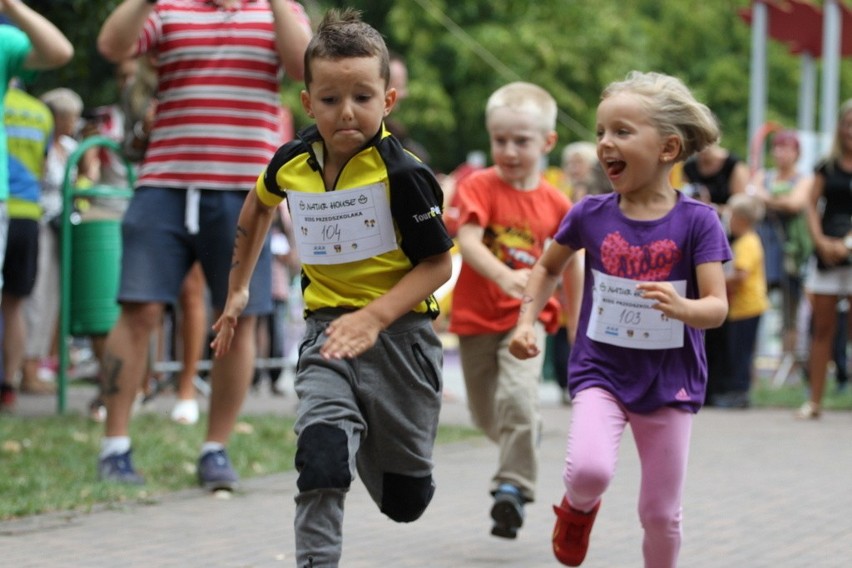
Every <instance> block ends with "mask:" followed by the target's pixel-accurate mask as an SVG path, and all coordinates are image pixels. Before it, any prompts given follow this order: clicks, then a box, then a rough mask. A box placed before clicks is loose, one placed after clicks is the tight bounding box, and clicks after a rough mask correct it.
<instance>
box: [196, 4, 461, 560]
mask: <svg viewBox="0 0 852 568" xmlns="http://www.w3.org/2000/svg"><path fill="white" fill-rule="evenodd" d="M388 78H389V71H388V50H387V47H386V46H385V43H384V40H383V39H382V36H381V35H380V34H379V33H378V32H377V31H376V30H375V29H373V28H372V27H370V26H369V25H367V24H365V23H364V22H362V21H361V19H360V14H359V12H357V11H355V10H351V9H347V10H344V11H336V10H332V11H329V12H328V13H327V15H326V16H325V18H324V19H323V21H322V22H321V23H320V25H319V27H318V28H317V31H316V34H315V35H314V37H313V39H311V42H310V44H309V45H308V48H307V51H306V53H305V90H304V91H302V94H301V101H302V105H303V107H304V109H305V112H306V113H307V114H308V116H310V117H311V118H313V119H314V120H315V121H316V124H315V125H314V126H311V127H309V128H307V129H305V130H304V131H302V132H301V133H300V134H299V137H298V138H297V139H296V140H294V141H293V142H290V143H288V144H286V145H285V146H282V147H281V148H280V149H279V150H278V152H277V153H276V154H275V157H274V158H273V159H272V161H271V162H270V164H269V166H268V167H267V168H266V170H265V171H264V172H263V173H262V174H261V176H260V177H259V179H258V181H257V187H256V191H252V192H250V193H249V195H248V197H247V199H246V202H245V205H244V206H243V210H242V212H241V214H240V218H239V224H238V228H237V238H236V242H235V244H234V263H233V266H232V271H231V277H230V291H229V294H228V300H227V303H226V306H225V311H224V313H223V315H222V317H221V318H220V319H219V320H218V321H217V322H216V323H215V324H214V326H213V327H214V329H215V330H216V331H217V336H216V338H215V339H214V340H213V343H212V347H213V349H214V352H215V355H216V356H217V357H221V356H222V355H223V354H225V352H227V350H228V347H229V344H230V341H231V338H232V336H233V333H234V327H235V326H236V325H237V318H238V317H239V315H240V312H241V311H242V308H243V306H245V305H246V302H247V301H248V282H249V279H250V276H251V274H252V271H253V270H254V264H255V260H256V258H257V256H258V253H259V251H260V248H261V245H262V243H263V240H264V238H265V236H266V233H267V231H268V230H269V227H270V224H271V222H272V219H273V217H274V215H275V208H276V206H277V205H278V204H279V203H280V202H281V201H282V200H283V199H284V198H286V199H287V203H288V207H289V209H290V213H291V215H292V219H293V224H294V229H295V230H294V233H295V236H296V246H297V247H298V251H299V257H300V258H301V261H302V290H303V293H304V302H305V313H306V319H307V322H306V324H307V325H306V331H305V336H304V338H303V339H302V343H301V345H300V356H299V364H298V368H297V374H296V380H295V389H296V394H297V395H298V397H299V406H298V411H297V417H296V426H295V430H296V433H297V435H298V442H297V451H296V468H297V470H298V471H299V478H298V482H297V484H298V489H299V493H298V495H297V496H296V519H295V530H296V561H297V565H298V566H300V567H302V566H322V567H327V566H337V564H338V562H339V560H340V556H341V550H342V532H341V529H342V524H343V503H344V498H345V496H346V492H347V491H348V489H349V486H350V484H351V482H352V480H353V479H354V477H355V471H356V469H357V472H358V475H360V476H361V479H362V480H363V482H364V485H365V486H366V487H367V490H368V491H369V493H370V495H371V497H372V498H373V500H374V501H375V502H376V504H377V505H379V507H380V508H381V510H382V512H383V513H385V514H386V515H387V516H388V517H390V518H391V519H393V520H394V521H397V522H411V521H414V520H416V519H417V518H419V517H420V515H421V514H422V513H423V511H424V510H425V509H426V506H427V505H428V504H429V502H430V500H431V498H432V495H433V493H434V489H435V486H434V483H433V481H432V448H433V445H434V439H435V434H436V431H437V427H438V414H439V410H440V405H441V387H442V379H441V367H442V363H443V352H442V346H441V343H440V341H439V340H438V338H437V336H436V335H435V333H434V331H433V330H432V325H431V319H432V318H434V317H435V316H437V313H438V306H437V302H436V301H435V299H434V297H433V296H432V293H433V292H434V291H435V290H436V289H437V288H438V287H439V286H440V285H441V284H443V283H444V282H446V281H447V280H448V279H449V277H450V273H451V260H450V253H449V250H450V248H451V247H452V240H451V239H450V237H449V235H448V234H447V231H446V228H445V227H444V223H443V220H442V218H441V203H442V197H443V196H442V193H441V190H440V187H439V185H438V183H437V181H436V180H435V178H434V177H433V175H432V173H431V172H430V170H429V169H428V168H427V167H426V166H425V165H423V164H422V163H420V162H419V161H418V160H417V159H415V158H414V157H413V156H412V155H410V154H408V153H407V152H405V151H404V150H403V148H402V146H401V145H400V143H399V141H398V140H396V139H395V138H393V137H392V136H391V135H390V134H389V133H388V131H387V129H386V128H385V127H384V123H383V121H384V118H385V117H386V116H387V115H388V113H389V112H390V111H391V109H392V108H393V106H394V103H395V102H396V98H397V94H396V91H395V90H394V89H392V88H389V87H388ZM368 432H369V435H368Z"/></svg>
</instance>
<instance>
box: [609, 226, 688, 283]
mask: <svg viewBox="0 0 852 568" xmlns="http://www.w3.org/2000/svg"><path fill="white" fill-rule="evenodd" d="M682 256H683V255H682V254H681V252H680V249H678V247H677V244H676V243H675V242H674V241H673V240H671V239H661V240H659V241H653V242H651V243H648V244H645V245H640V246H634V245H631V244H630V243H628V242H627V240H625V238H624V237H622V236H621V233H619V232H618V231H616V232H614V233H610V234H609V235H607V236H606V238H604V240H603V243H601V262H602V263H603V265H604V268H605V269H606V271H607V273H608V274H611V275H613V276H619V277H621V278H631V279H633V280H646V281H661V280H666V279H667V278H668V276H669V274H671V272H672V268H673V267H674V265H675V264H676V263H677V262H679V261H680V259H681V258H682Z"/></svg>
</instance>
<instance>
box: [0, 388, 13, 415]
mask: <svg viewBox="0 0 852 568" xmlns="http://www.w3.org/2000/svg"><path fill="white" fill-rule="evenodd" d="M15 398H16V396H15V387H13V386H11V385H7V384H6V383H5V382H4V383H0V412H12V411H13V410H15Z"/></svg>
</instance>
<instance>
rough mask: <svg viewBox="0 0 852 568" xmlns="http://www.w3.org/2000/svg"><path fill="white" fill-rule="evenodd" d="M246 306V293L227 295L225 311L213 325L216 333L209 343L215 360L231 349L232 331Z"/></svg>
mask: <svg viewBox="0 0 852 568" xmlns="http://www.w3.org/2000/svg"><path fill="white" fill-rule="evenodd" d="M246 304H248V291H246V292H243V293H241V294H233V293H231V294H228V300H227V301H226V302H225V309H224V310H223V311H222V315H220V316H219V319H217V320H216V323H214V324H213V331H215V332H216V337H214V338H213V341H211V342H210V349H212V350H213V356H214V357H216V358H217V359H218V358H219V357H222V356H223V355H225V353H227V352H228V350H229V349H230V348H231V341H232V340H233V339H234V330H235V329H236V328H237V322H238V320H239V317H240V314H242V313H243V310H244V309H245V307H246Z"/></svg>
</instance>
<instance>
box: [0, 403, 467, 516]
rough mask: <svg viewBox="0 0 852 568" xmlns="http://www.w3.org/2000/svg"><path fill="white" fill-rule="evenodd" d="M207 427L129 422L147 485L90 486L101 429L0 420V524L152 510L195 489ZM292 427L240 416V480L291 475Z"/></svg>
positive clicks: (80, 420)
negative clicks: (130, 506)
mask: <svg viewBox="0 0 852 568" xmlns="http://www.w3.org/2000/svg"><path fill="white" fill-rule="evenodd" d="M205 423H206V420H200V421H199V423H198V424H196V425H195V426H181V425H178V424H175V423H173V422H171V421H170V420H169V419H168V417H165V416H159V415H153V414H141V415H139V416H136V417H134V419H133V423H132V426H131V428H132V430H131V435H133V445H134V454H135V455H134V464H135V465H136V467H137V468H138V470H139V472H140V473H142V474H143V475H144V476H145V477H146V484H145V485H144V486H142V487H127V486H120V485H115V484H107V483H99V482H97V481H96V475H97V474H96V471H95V466H96V459H97V454H98V451H99V449H100V440H101V436H102V434H103V425H102V424H97V423H94V422H92V421H90V420H89V419H88V418H87V417H85V416H81V415H65V416H50V417H40V418H32V417H30V418H16V417H14V416H2V417H0V495H2V496H3V498H2V499H0V520H4V519H11V518H15V517H22V516H27V515H34V514H37V513H44V512H48V511H89V510H91V509H93V508H94V507H100V506H114V505H120V504H121V503H124V502H128V501H132V502H156V501H157V499H158V497H159V496H161V495H163V494H166V493H169V492H173V491H177V490H180V489H187V488H191V487H197V482H196V477H195V466H196V459H197V456H198V448H199V440H202V439H203V438H204V434H205V427H204V424H205ZM478 435H479V434H478V433H477V432H476V431H475V430H472V429H470V428H465V427H444V426H442V427H441V428H440V430H439V433H438V443H448V442H453V441H458V440H462V439H465V438H470V437H472V436H478ZM295 451H296V444H295V435H294V434H293V422H292V420H291V419H289V418H282V417H281V416H277V415H275V416H273V415H268V416H264V415H253V416H245V417H244V418H242V419H241V421H240V422H239V423H238V424H237V427H236V429H235V432H234V434H233V437H232V443H231V444H230V445H229V451H228V453H229V455H230V457H231V460H232V461H233V464H234V467H235V468H236V470H237V472H238V473H239V474H240V476H241V477H242V478H244V479H247V478H251V477H255V476H260V475H266V474H272V473H278V472H284V471H288V470H291V469H293V456H294V454H295Z"/></svg>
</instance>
